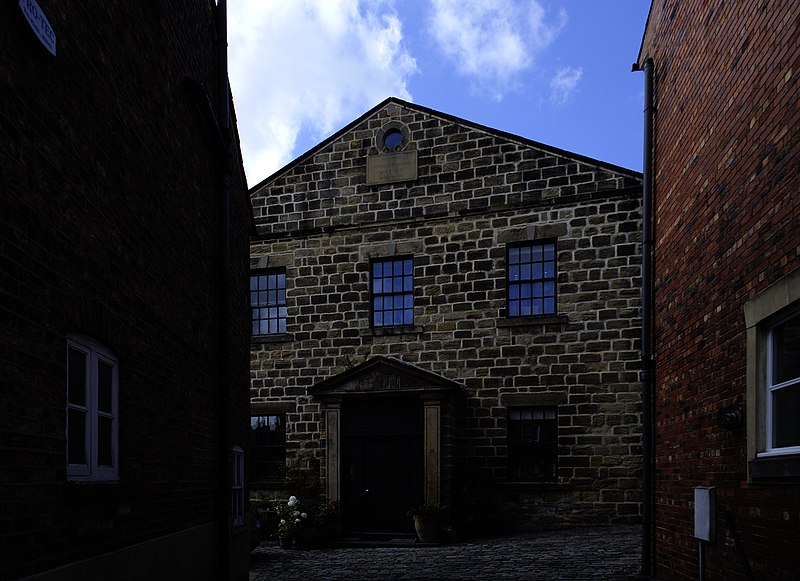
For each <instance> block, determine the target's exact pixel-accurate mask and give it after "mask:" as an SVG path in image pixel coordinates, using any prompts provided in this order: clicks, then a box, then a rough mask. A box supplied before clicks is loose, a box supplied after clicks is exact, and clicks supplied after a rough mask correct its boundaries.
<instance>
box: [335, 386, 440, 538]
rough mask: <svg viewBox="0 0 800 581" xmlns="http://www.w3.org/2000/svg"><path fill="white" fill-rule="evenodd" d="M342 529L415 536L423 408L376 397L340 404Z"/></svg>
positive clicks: (415, 402)
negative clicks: (413, 514) (413, 521)
mask: <svg viewBox="0 0 800 581" xmlns="http://www.w3.org/2000/svg"><path fill="white" fill-rule="evenodd" d="M342 416H343V417H342V419H343V421H342V432H343V447H344V449H343V460H344V463H343V476H344V478H343V481H344V482H343V484H344V489H343V497H344V506H343V513H344V525H345V529H346V530H348V531H350V532H382V533H401V532H402V533H407V532H412V530H413V529H412V526H411V520H410V519H409V518H408V517H406V511H407V510H408V509H409V508H411V507H412V506H415V505H418V504H421V503H422V498H423V478H424V473H423V434H422V432H423V430H422V406H421V403H420V401H419V400H413V399H409V400H406V399H402V400H400V399H374V400H360V401H354V402H346V403H345V404H344V405H343V406H342Z"/></svg>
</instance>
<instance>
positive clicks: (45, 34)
mask: <svg viewBox="0 0 800 581" xmlns="http://www.w3.org/2000/svg"><path fill="white" fill-rule="evenodd" d="M19 7H20V9H21V10H22V13H23V14H24V15H25V20H27V21H28V24H30V25H31V29H33V32H34V33H35V34H36V37H37V38H38V39H39V40H40V41H41V43H42V44H43V45H44V47H45V48H46V49H47V50H49V51H50V54H52V55H53V56H55V55H56V33H55V32H53V27H52V26H50V23H49V22H48V21H47V17H46V16H45V15H44V12H42V9H41V8H39V5H38V4H37V3H36V2H35V1H34V0H19Z"/></svg>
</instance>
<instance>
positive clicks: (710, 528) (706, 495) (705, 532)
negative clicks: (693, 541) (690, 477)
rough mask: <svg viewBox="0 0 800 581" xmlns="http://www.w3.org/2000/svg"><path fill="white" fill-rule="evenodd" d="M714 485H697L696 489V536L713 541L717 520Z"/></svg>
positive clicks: (702, 539)
mask: <svg viewBox="0 0 800 581" xmlns="http://www.w3.org/2000/svg"><path fill="white" fill-rule="evenodd" d="M714 490H715V487H714V486H696V487H695V489H694V536H695V538H698V539H700V540H701V541H713V540H714V534H715V532H716V531H715V530H714V529H715V527H714V521H715V520H716V511H715V509H714V507H715V505H716V499H715V494H714Z"/></svg>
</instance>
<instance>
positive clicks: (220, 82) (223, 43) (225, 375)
mask: <svg viewBox="0 0 800 581" xmlns="http://www.w3.org/2000/svg"><path fill="white" fill-rule="evenodd" d="M227 10H228V7H227V2H226V0H218V2H217V8H216V15H215V16H216V22H215V24H216V28H217V91H218V94H217V123H216V125H217V128H218V131H219V133H220V134H221V135H220V137H221V140H222V147H223V150H222V151H221V152H220V155H219V166H218V173H217V179H218V182H217V193H218V196H219V200H218V201H219V245H220V247H219V280H218V285H219V324H218V333H219V340H218V349H219V353H218V365H219V368H218V381H219V385H218V389H217V396H218V400H217V421H218V426H219V428H218V429H219V442H218V444H219V448H218V460H217V466H218V470H219V473H218V478H219V489H218V494H219V497H218V501H217V504H218V508H217V510H218V518H219V523H218V525H219V539H218V543H219V544H218V546H219V575H218V579H221V580H223V579H229V578H230V569H231V554H230V547H231V526H232V518H233V516H232V515H231V514H230V505H231V501H230V499H231V482H230V466H229V463H230V457H231V442H230V433H229V431H230V385H231V380H232V377H231V373H230V356H231V350H230V332H231V328H230V279H231V272H230V270H231V243H230V238H231V224H230V216H231V155H230V126H231V123H230V91H229V86H228V17H227V16H228V15H227Z"/></svg>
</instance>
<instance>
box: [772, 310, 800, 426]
mask: <svg viewBox="0 0 800 581" xmlns="http://www.w3.org/2000/svg"><path fill="white" fill-rule="evenodd" d="M772 337H773V342H772V352H773V361H772V374H773V377H772V383H773V385H776V384H779V383H783V382H784V381H789V380H790V379H795V378H798V377H800V315H798V316H796V317H793V318H791V319H789V320H788V321H784V322H783V323H781V324H780V325H777V326H776V327H775V328H773V330H772ZM799 421H800V420H799Z"/></svg>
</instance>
